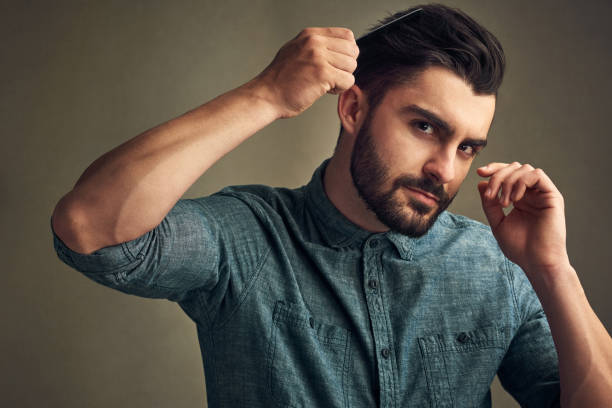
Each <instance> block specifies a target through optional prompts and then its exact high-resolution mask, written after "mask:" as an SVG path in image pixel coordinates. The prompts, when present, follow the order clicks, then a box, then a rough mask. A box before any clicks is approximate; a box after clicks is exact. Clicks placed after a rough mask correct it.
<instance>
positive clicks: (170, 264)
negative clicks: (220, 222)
mask: <svg viewBox="0 0 612 408" xmlns="http://www.w3.org/2000/svg"><path fill="white" fill-rule="evenodd" d="M51 231H52V233H53V245H54V248H55V251H56V253H57V255H58V257H59V258H60V259H61V260H62V261H63V262H64V263H66V264H67V265H69V266H70V267H72V268H74V269H76V270H78V271H80V272H82V273H83V274H84V275H85V276H87V277H88V278H90V279H92V280H94V281H96V282H98V283H101V284H103V285H105V286H108V287H111V288H114V289H117V290H119V291H121V292H125V293H129V294H133V295H137V296H143V297H150V298H166V299H169V300H172V301H177V302H178V301H181V300H183V299H184V297H185V296H186V295H187V293H188V292H189V291H191V290H193V289H196V288H200V289H203V290H213V289H214V287H215V286H216V285H217V283H218V282H219V267H218V265H219V228H218V226H217V225H216V223H215V220H214V219H212V218H211V217H207V215H206V213H205V211H204V209H203V207H202V206H201V205H200V204H199V203H198V202H197V201H196V200H190V199H183V200H179V201H178V202H177V203H176V204H175V206H174V207H173V208H172V209H171V210H170V212H169V213H168V214H167V215H166V217H164V219H163V220H162V222H161V223H160V224H159V225H158V226H157V227H155V228H154V229H153V230H151V231H149V232H147V233H145V234H144V235H142V236H140V237H138V238H136V239H134V240H131V241H127V242H123V243H121V244H117V245H113V246H108V247H105V248H101V249H99V250H97V251H95V252H93V253H91V254H81V253H78V252H75V251H73V250H71V249H70V248H69V247H68V246H66V244H64V243H63V242H62V240H61V239H60V238H59V237H58V236H57V234H56V233H55V231H54V230H53V224H52V223H51Z"/></svg>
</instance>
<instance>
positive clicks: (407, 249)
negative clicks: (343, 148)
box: [306, 159, 418, 260]
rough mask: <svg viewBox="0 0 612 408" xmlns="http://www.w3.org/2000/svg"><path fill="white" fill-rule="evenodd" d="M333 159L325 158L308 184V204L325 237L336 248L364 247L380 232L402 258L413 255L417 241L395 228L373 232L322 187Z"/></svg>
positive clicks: (406, 258)
mask: <svg viewBox="0 0 612 408" xmlns="http://www.w3.org/2000/svg"><path fill="white" fill-rule="evenodd" d="M329 160H330V159H326V160H325V161H324V162H323V163H322V164H321V165H320V166H319V167H318V168H317V169H316V170H315V172H314V174H313V175H312V179H311V180H310V182H309V183H308V185H306V202H307V207H308V209H309V210H310V211H311V213H312V214H313V215H314V217H315V219H316V222H317V224H318V227H319V228H318V229H319V230H320V231H321V234H322V235H323V238H324V239H325V241H326V242H327V244H328V245H330V246H331V247H334V248H343V247H354V248H362V246H363V244H364V243H365V241H366V240H368V238H370V237H372V236H374V235H379V236H381V237H386V238H387V239H388V240H389V241H391V243H393V245H394V246H395V247H396V248H397V250H398V252H399V254H400V256H401V257H402V259H405V260H410V259H411V258H412V254H413V252H414V251H413V250H414V245H415V243H416V242H417V241H418V239H416V238H411V237H408V236H406V235H403V234H400V233H398V232H394V231H387V232H383V233H373V232H370V231H367V230H365V229H363V228H361V227H359V226H357V225H356V224H354V223H352V222H351V221H350V220H349V219H348V218H346V217H345V216H344V215H343V214H342V213H341V212H340V211H339V210H338V209H337V208H336V207H335V206H334V204H333V203H332V202H331V201H330V200H329V198H328V197H327V193H326V192H325V188H324V186H323V176H324V174H325V169H326V167H327V164H328V163H329Z"/></svg>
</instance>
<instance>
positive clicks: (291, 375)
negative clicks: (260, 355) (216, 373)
mask: <svg viewBox="0 0 612 408" xmlns="http://www.w3.org/2000/svg"><path fill="white" fill-rule="evenodd" d="M267 354H268V355H267V362H268V367H267V368H268V370H267V375H268V385H269V389H270V393H271V395H272V398H273V399H274V400H275V401H276V403H277V405H278V406H282V407H323V406H324V407H344V408H346V407H348V406H349V405H348V395H347V391H348V384H347V382H348V381H349V379H350V376H349V374H350V366H351V335H350V332H349V331H348V330H347V329H345V328H342V327H339V326H335V325H331V324H328V323H325V322H322V321H318V320H316V319H315V318H313V316H310V315H309V313H308V311H306V310H305V309H304V308H303V307H301V306H300V305H297V304H293V303H289V302H286V301H278V302H276V305H275V307H274V315H273V323H272V333H271V336H270V341H269V344H268V351H267Z"/></svg>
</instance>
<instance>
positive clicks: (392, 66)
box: [52, 5, 612, 407]
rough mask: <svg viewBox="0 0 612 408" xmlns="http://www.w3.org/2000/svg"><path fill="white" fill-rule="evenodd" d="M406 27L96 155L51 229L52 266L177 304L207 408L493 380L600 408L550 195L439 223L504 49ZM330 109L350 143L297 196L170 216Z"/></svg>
mask: <svg viewBox="0 0 612 408" xmlns="http://www.w3.org/2000/svg"><path fill="white" fill-rule="evenodd" d="M402 16H404V17H403V18H401V19H399V20H397V21H395V22H393V23H391V24H389V25H388V26H381V27H382V28H381V29H379V30H375V31H372V33H371V34H370V35H368V36H367V37H366V38H363V39H362V40H360V41H359V42H358V43H356V42H355V39H354V37H353V34H352V33H351V32H350V31H349V30H347V29H342V28H310V29H305V30H303V31H302V32H301V33H300V34H299V35H298V36H297V37H296V38H294V39H293V40H291V41H289V42H288V43H287V44H285V45H284V46H283V47H282V48H281V50H280V51H279V53H278V54H277V56H276V57H275V59H274V60H273V61H272V63H271V64H270V65H269V66H268V67H267V68H266V69H265V70H264V71H263V72H262V73H261V74H260V75H258V76H257V77H256V78H254V79H253V80H252V81H250V82H249V83H247V84H245V85H243V86H241V87H239V88H237V89H235V90H233V91H230V92H228V93H226V94H224V95H221V96H219V97H218V98H216V99H214V100H212V101H210V102H209V103H207V104H205V105H202V106H200V107H198V108H197V109H195V110H193V111H191V112H188V113H186V114H184V115H182V116H181V117H179V118H176V119H174V120H171V121H169V122H167V123H164V124H162V125H160V126H158V127H156V128H153V129H151V130H149V131H147V132H145V133H143V134H141V135H139V136H137V137H135V138H134V139H132V140H130V141H128V142H126V143H125V144H123V145H121V146H119V147H117V148H116V149H114V150H112V151H111V152H109V153H107V154H105V155H103V156H102V157H101V158H99V159H98V160H96V161H95V162H94V163H93V164H92V165H91V166H90V167H89V168H88V169H87V170H86V171H85V173H84V174H83V175H82V176H81V178H80V179H79V181H78V182H77V184H76V185H75V187H74V189H73V190H72V191H71V192H69V193H68V194H67V195H66V196H64V197H63V198H62V199H61V200H60V202H59V203H58V205H57V207H56V209H55V211H54V213H53V216H52V228H53V230H54V234H55V235H54V243H55V248H56V250H57V252H58V255H59V257H60V258H61V259H62V260H63V261H64V262H66V263H67V264H68V265H71V266H72V267H74V268H76V269H78V270H80V271H82V272H83V273H84V274H85V275H87V276H88V277H90V278H91V279H93V280H95V281H97V282H100V283H102V284H104V285H107V286H110V287H113V288H116V289H118V290H121V291H124V292H127V293H132V294H136V295H141V296H148V297H164V298H168V299H171V300H173V301H176V302H178V303H179V304H180V306H181V307H182V308H183V309H184V310H185V312H186V313H187V314H188V315H189V316H190V317H191V318H192V319H193V320H194V322H195V323H196V325H197V329H198V335H199V340H200V345H201V349H202V356H203V359H204V366H205V372H206V388H207V393H208V404H209V406H210V407H242V406H245V407H259V406H261V407H268V406H272V405H274V406H293V407H372V406H381V407H412V406H436V407H445V406H460V407H477V406H489V405H490V393H489V387H490V383H491V381H492V379H493V377H494V376H495V374H496V373H498V374H499V377H500V379H501V381H502V384H503V385H504V386H505V387H506V389H507V390H508V391H509V392H510V393H511V394H512V395H514V397H515V398H516V399H517V400H518V401H519V402H520V403H521V404H522V405H525V406H537V407H541V406H558V405H559V404H561V406H564V407H565V406H576V407H577V406H580V407H587V406H593V407H595V406H597V407H603V406H612V392H611V387H612V340H611V339H610V336H609V335H608V334H607V332H606V330H605V328H604V327H603V325H602V324H601V322H600V321H599V320H598V319H597V317H596V316H595V314H594V313H593V311H592V309H591V308H590V306H589V304H588V302H587V300H586V298H585V296H584V293H583V291H582V288H581V286H580V283H579V281H578V278H577V275H576V272H575V271H574V269H573V268H572V266H571V264H570V262H569V257H568V255H567V252H566V245H565V226H564V211H563V199H562V196H561V194H560V193H559V191H558V190H557V189H556V187H555V186H554V184H553V183H552V182H551V180H550V179H549V178H548V177H547V176H546V174H545V173H544V172H543V171H542V170H540V169H534V168H533V167H531V166H530V165H521V164H519V163H512V164H505V163H491V164H489V165H488V166H485V167H482V168H480V169H478V173H479V174H480V175H481V176H482V177H484V178H486V180H483V181H482V182H480V183H479V185H478V189H479V191H480V194H481V197H482V204H483V208H484V211H485V213H486V216H487V218H488V220H489V223H490V224H491V228H489V227H486V226H484V225H482V224H479V223H477V222H475V221H472V220H469V219H467V218H465V217H462V216H458V215H454V214H451V213H449V212H447V211H444V210H445V209H446V207H447V206H448V205H449V204H450V202H451V201H452V199H453V198H454V196H455V194H456V193H457V191H458V189H459V186H460V185H461V183H462V181H463V180H464V178H465V176H466V174H467V172H468V170H469V168H470V165H471V163H472V160H473V158H474V156H475V155H476V154H477V153H478V151H479V150H480V149H482V148H483V147H484V145H485V144H486V136H487V132H488V130H489V127H490V125H491V121H492V118H493V114H494V109H495V95H496V92H497V89H498V87H499V85H500V83H501V79H502V76H503V68H504V57H503V52H502V49H501V46H500V45H499V43H498V42H497V40H496V39H495V38H494V37H493V35H492V34H490V33H489V32H488V31H486V30H485V29H484V28H482V27H481V26H479V25H478V24H477V23H476V22H474V21H473V20H472V19H470V18H469V17H468V16H466V15H465V14H463V13H462V12H460V11H458V10H453V9H450V8H447V7H445V6H439V5H436V6H422V7H420V8H419V10H418V11H414V9H411V10H408V11H405V12H402V13H398V14H397V15H395V16H392V17H391V18H389V19H387V20H386V21H384V22H383V24H384V23H388V22H390V21H393V20H394V19H396V18H398V17H402ZM358 45H359V46H358ZM358 54H359V56H358ZM356 69H357V70H356ZM353 73H354V76H353ZM326 92H333V93H339V94H340V96H339V100H338V116H339V118H340V121H341V124H342V130H341V134H340V137H339V140H338V145H337V147H336V150H335V152H334V155H333V157H332V158H331V159H330V160H326V161H325V162H324V163H323V164H322V165H321V166H320V167H319V168H318V169H317V170H316V171H315V173H314V176H313V178H312V180H311V181H310V183H309V184H308V185H306V186H304V187H302V188H299V189H294V190H289V189H282V188H271V187H266V186H240V187H229V188H226V189H224V190H222V191H221V192H219V193H217V194H214V195H212V196H210V197H204V198H200V199H194V200H180V197H181V196H182V195H183V193H184V192H185V191H186V190H187V189H188V188H189V186H191V184H192V183H193V182H194V181H195V180H196V179H197V178H198V177H199V176H200V175H201V174H202V173H204V172H205V171H206V170H207V169H208V168H209V167H210V166H211V165H212V164H213V163H215V162H216V161H217V160H219V159H220V158H221V157H222V156H223V155H224V154H225V153H227V152H229V151H230V150H232V149H233V148H234V147H235V146H237V145H238V144H239V143H241V142H242V141H244V140H245V139H246V138H248V137H249V136H251V135H252V134H254V133H255V132H256V131H257V130H259V129H261V128H263V127H264V126H266V125H267V124H269V123H270V122H272V121H274V120H276V119H278V118H287V117H292V116H295V115H298V114H299V113H300V112H302V111H304V110H305V109H307V108H308V107H309V106H310V105H311V104H312V103H314V101H315V100H316V99H318V98H319V97H320V96H322V95H323V94H325V93H326ZM498 196H499V198H498ZM510 203H512V204H513V205H514V209H513V210H512V211H511V212H510V213H509V214H508V215H504V212H503V207H507V206H509V205H510ZM500 249H501V250H500ZM545 314H546V316H545ZM547 317H548V320H547ZM555 346H556V347H555Z"/></svg>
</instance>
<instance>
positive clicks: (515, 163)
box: [510, 161, 521, 167]
mask: <svg viewBox="0 0 612 408" xmlns="http://www.w3.org/2000/svg"><path fill="white" fill-rule="evenodd" d="M510 165H511V166H513V167H521V163H519V162H517V161H515V162H512V163H511V164H510Z"/></svg>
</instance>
